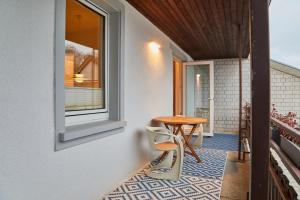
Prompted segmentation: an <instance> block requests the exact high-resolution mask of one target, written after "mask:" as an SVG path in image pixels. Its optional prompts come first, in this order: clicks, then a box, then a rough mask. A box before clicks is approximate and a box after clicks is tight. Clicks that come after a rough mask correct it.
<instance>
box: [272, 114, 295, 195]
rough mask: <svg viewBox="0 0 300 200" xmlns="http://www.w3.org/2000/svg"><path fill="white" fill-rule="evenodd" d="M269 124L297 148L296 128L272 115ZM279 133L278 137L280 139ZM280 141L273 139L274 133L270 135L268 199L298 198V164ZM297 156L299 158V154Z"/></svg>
mask: <svg viewBox="0 0 300 200" xmlns="http://www.w3.org/2000/svg"><path fill="white" fill-rule="evenodd" d="M271 124H272V127H273V128H277V129H278V132H277V134H279V132H280V133H281V134H280V135H284V138H283V139H288V141H291V143H292V145H295V147H296V149H297V145H299V142H300V132H299V131H298V130H296V129H294V128H292V127H290V126H288V125H287V124H285V123H283V122H281V121H280V120H278V119H275V118H272V117H271ZM272 134H274V133H272ZM280 135H278V137H279V139H280V138H281V139H282V136H280ZM283 139H282V140H283ZM280 143H281V142H278V141H276V139H275V140H274V135H272V139H271V141H270V147H271V148H270V166H269V199H270V200H273V199H284V200H285V199H286V200H290V199H291V200H294V199H299V197H298V195H299V194H300V186H299V184H300V170H299V168H298V167H299V166H297V164H295V161H292V160H293V159H292V157H291V156H288V155H287V152H286V149H283V148H282V147H281V145H280ZM294 153H295V152H294ZM298 157H299V158H300V154H299V155H298Z"/></svg>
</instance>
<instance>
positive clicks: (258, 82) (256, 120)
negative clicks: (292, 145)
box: [250, 0, 270, 200]
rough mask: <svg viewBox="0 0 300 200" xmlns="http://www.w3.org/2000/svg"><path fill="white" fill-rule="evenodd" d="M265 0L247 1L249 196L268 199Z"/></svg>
mask: <svg viewBox="0 0 300 200" xmlns="http://www.w3.org/2000/svg"><path fill="white" fill-rule="evenodd" d="M268 9H269V1H268V0H251V2H250V26H251V27H250V34H251V36H250V38H251V39H250V43H251V44H250V52H251V77H252V79H251V88H252V90H251V103H252V104H251V105H252V106H251V121H252V129H251V137H252V149H251V151H252V154H251V193H250V199H252V200H257V199H268V170H269V154H270V149H269V125H270V52H269V48H270V47H269V12H268Z"/></svg>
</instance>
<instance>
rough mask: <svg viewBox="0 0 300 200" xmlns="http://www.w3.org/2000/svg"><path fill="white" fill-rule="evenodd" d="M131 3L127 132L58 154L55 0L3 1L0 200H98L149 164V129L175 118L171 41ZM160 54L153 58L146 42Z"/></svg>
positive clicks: (127, 32)
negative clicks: (144, 142)
mask: <svg viewBox="0 0 300 200" xmlns="http://www.w3.org/2000/svg"><path fill="white" fill-rule="evenodd" d="M123 2H124V4H125V5H126V21H125V23H126V24H125V41H126V42H125V46H126V47H125V66H124V68H125V119H126V120H127V123H128V126H127V127H126V128H125V132H123V133H120V134H117V135H113V136H109V137H105V138H103V139H99V140H96V141H93V142H89V143H85V144H82V145H79V146H76V147H72V148H68V149H65V150H62V151H58V152H54V88H53V86H54V54H53V51H54V0H26V1H18V0H2V1H0V22H1V23H0V24H1V27H2V29H1V31H0V61H1V63H0V68H1V73H0V91H1V95H0V127H1V130H0V180H1V181H0V199H1V200H37V199H43V200H96V199H98V198H99V197H100V196H101V195H102V194H104V193H105V192H107V191H109V190H110V189H111V188H112V187H113V186H114V185H115V184H117V183H119V182H120V181H121V180H123V179H124V178H126V177H127V176H128V175H129V174H130V173H131V172H133V171H134V170H136V169H138V168H139V167H140V166H142V165H143V164H144V163H145V157H144V154H143V153H142V152H143V151H142V150H141V148H140V146H141V145H140V144H141V142H140V140H141V139H142V138H143V137H142V136H143V133H142V132H143V127H144V126H145V125H146V124H148V123H149V121H150V119H151V118H153V117H155V116H158V115H170V114H172V52H171V50H170V48H169V44H170V39H169V38H167V37H166V36H165V35H164V34H163V33H162V32H160V31H159V30H158V29H157V28H156V27H154V26H153V25H152V24H151V23H150V22H149V21H148V20H146V19H145V18H144V17H142V15H140V14H139V13H138V12H137V11H136V10H134V9H133V8H132V7H131V6H129V5H128V4H127V3H126V2H125V1H123ZM150 40H156V41H157V42H158V43H160V44H161V46H162V48H161V49H160V52H159V54H158V55H153V54H152V53H151V52H150V51H149V49H148V48H147V42H149V41H150Z"/></svg>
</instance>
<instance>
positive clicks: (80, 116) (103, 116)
mask: <svg viewBox="0 0 300 200" xmlns="http://www.w3.org/2000/svg"><path fill="white" fill-rule="evenodd" d="M77 1H78V2H79V3H81V4H83V5H84V6H86V7H87V8H88V9H91V10H92V11H95V12H97V13H98V14H100V15H102V16H104V29H105V31H104V59H105V62H104V73H105V75H104V85H105V87H104V94H105V95H104V105H105V107H104V108H101V109H90V110H88V109H87V110H78V111H65V123H66V126H74V125H79V124H84V123H91V122H96V121H104V120H107V119H108V118H109V113H108V111H109V99H108V98H109V88H108V85H109V77H108V74H109V68H108V66H109V60H108V58H109V49H108V48H109V46H108V41H109V23H108V22H109V14H108V12H106V11H105V10H104V9H103V8H101V7H99V6H97V5H95V4H94V3H92V2H90V1H87V0H77Z"/></svg>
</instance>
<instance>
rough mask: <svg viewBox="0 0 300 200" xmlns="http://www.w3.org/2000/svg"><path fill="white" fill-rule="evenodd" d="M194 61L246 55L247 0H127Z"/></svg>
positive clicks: (247, 28) (247, 40)
mask: <svg viewBox="0 0 300 200" xmlns="http://www.w3.org/2000/svg"><path fill="white" fill-rule="evenodd" d="M127 1H128V2H129V3H130V4H131V5H132V6H134V7H135V8H136V9H137V10H138V11H139V12H141V13H142V14H143V15H144V16H145V17H147V18H148V19H149V20H150V21H151V22H152V23H153V24H154V25H156V26H157V27H158V28H159V29H160V30H162V31H163V32H164V33H165V34H166V35H168V36H169V37H170V38H171V39H172V40H173V41H174V42H176V43H177V44H178V45H179V46H180V47H181V48H182V49H183V50H185V51H186V52H187V53H188V54H190V55H191V56H192V58H193V59H195V60H202V59H219V58H237V57H238V56H239V52H240V51H239V46H238V45H239V27H240V30H241V32H240V33H241V38H240V40H241V50H242V51H241V52H240V53H241V54H242V57H244V58H246V57H248V55H249V0H127Z"/></svg>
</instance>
